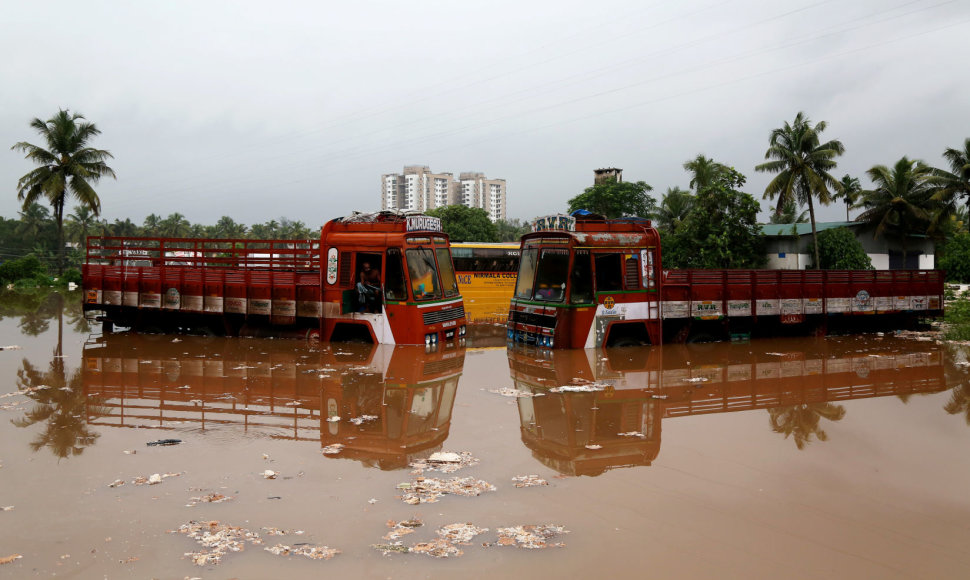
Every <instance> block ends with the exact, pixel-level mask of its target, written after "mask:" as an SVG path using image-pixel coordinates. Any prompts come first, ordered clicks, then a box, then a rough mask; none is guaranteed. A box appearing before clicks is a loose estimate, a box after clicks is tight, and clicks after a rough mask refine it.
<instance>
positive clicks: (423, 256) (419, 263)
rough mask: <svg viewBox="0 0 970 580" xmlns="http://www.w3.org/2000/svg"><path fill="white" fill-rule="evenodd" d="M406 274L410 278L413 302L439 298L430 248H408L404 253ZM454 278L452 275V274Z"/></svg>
mask: <svg viewBox="0 0 970 580" xmlns="http://www.w3.org/2000/svg"><path fill="white" fill-rule="evenodd" d="M405 255H406V259H407V264H408V274H410V276H411V294H413V295H414V299H415V300H432V299H434V298H441V285H440V284H439V282H438V268H437V267H436V266H435V262H434V252H433V251H432V250H431V248H410V249H408V250H406V251H405ZM452 277H454V274H452Z"/></svg>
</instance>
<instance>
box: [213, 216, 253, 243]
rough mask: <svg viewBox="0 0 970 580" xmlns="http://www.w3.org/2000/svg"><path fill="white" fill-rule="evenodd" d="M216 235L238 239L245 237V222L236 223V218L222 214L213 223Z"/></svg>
mask: <svg viewBox="0 0 970 580" xmlns="http://www.w3.org/2000/svg"><path fill="white" fill-rule="evenodd" d="M215 234H216V237H220V238H230V239H238V238H244V237H246V224H240V223H236V220H234V219H232V218H231V217H229V216H227V215H224V216H222V217H221V218H219V221H217V222H216V225H215Z"/></svg>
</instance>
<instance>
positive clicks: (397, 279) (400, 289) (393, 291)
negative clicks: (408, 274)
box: [384, 248, 408, 300]
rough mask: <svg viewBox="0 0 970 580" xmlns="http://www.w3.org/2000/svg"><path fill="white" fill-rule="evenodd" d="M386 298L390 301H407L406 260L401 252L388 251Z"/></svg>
mask: <svg viewBox="0 0 970 580" xmlns="http://www.w3.org/2000/svg"><path fill="white" fill-rule="evenodd" d="M384 297H385V298H387V299H388V300H406V299H407V297H408V291H407V285H406V284H405V283H404V260H402V259H401V250H399V249H397V248H390V249H388V250H387V263H386V265H385V268H384Z"/></svg>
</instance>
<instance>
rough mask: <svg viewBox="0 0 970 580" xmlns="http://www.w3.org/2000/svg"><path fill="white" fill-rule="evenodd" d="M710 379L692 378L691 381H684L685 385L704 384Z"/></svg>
mask: <svg viewBox="0 0 970 580" xmlns="http://www.w3.org/2000/svg"><path fill="white" fill-rule="evenodd" d="M709 380H710V379H709V378H707V377H694V378H692V379H684V382H685V383H706V382H707V381H709Z"/></svg>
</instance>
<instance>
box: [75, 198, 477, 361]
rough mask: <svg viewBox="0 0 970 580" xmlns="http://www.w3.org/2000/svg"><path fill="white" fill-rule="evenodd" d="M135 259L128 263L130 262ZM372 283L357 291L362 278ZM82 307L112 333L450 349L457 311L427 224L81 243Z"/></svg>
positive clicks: (449, 277)
mask: <svg viewBox="0 0 970 580" xmlns="http://www.w3.org/2000/svg"><path fill="white" fill-rule="evenodd" d="M133 253H137V257H138V259H137V260H136V261H133V260H131V259H130V258H131V257H132V256H134V255H136V254H133ZM365 264H366V268H368V269H370V268H373V270H374V272H376V274H377V276H376V277H375V279H374V280H373V281H371V282H370V283H368V284H366V285H364V284H363V283H362V272H363V271H364V269H365ZM83 278H84V280H83V287H84V308H85V310H98V311H102V312H103V321H104V325H105V329H106V330H109V331H110V330H111V329H112V328H113V326H115V325H118V326H123V327H130V328H134V329H137V330H148V331H156V332H157V331H174V330H187V331H202V332H205V333H215V334H227V335H237V334H249V333H251V334H260V333H267V332H270V333H274V334H278V335H284V336H307V337H310V338H313V339H322V340H327V341H331V340H362V341H366V342H372V343H381V344H419V345H426V346H427V347H428V348H429V350H430V349H434V348H437V347H438V345H439V344H442V343H448V344H451V345H454V344H456V343H458V342H460V341H461V340H462V337H463V336H464V334H465V311H464V305H463V303H462V297H461V295H460V294H459V290H458V283H457V280H456V278H455V273H454V269H453V265H452V261H451V253H450V251H449V249H448V237H447V235H446V234H444V233H442V232H441V222H440V220H438V219H437V218H431V217H428V216H422V215H401V214H396V213H390V212H382V213H379V214H367V215H363V214H355V215H353V216H350V217H347V218H338V219H335V220H331V221H330V222H328V223H327V224H326V225H325V226H324V227H323V229H322V231H321V235H320V239H318V240H244V239H238V240H236V239H217V240H207V239H172V238H129V237H104V236H91V237H89V238H88V241H87V254H86V260H85V264H84V266H83Z"/></svg>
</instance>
